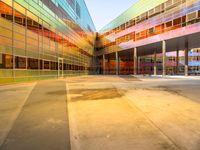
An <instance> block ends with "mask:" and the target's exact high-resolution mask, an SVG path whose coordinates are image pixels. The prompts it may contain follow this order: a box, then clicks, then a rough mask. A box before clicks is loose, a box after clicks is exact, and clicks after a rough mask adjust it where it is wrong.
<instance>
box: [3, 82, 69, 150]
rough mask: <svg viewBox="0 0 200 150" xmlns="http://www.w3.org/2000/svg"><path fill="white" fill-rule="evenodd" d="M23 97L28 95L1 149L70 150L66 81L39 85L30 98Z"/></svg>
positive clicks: (40, 83)
mask: <svg viewBox="0 0 200 150" xmlns="http://www.w3.org/2000/svg"><path fill="white" fill-rule="evenodd" d="M17 91H18V90H17ZM15 94H16V95H18V94H19V93H15ZM24 95H25V97H26V96H27V95H28V96H27V99H26V102H25V104H24V105H23V106H22V107H21V111H20V113H19V115H18V116H17V118H16V120H13V123H12V128H11V129H10V130H9V131H8V133H7V136H6V137H5V138H4V142H3V144H2V145H1V148H0V149H1V150H69V149H70V141H69V139H70V138H69V127H68V115H67V113H68V110H67V103H66V83H65V81H62V80H55V81H42V82H38V83H37V84H36V85H35V87H34V88H33V89H32V91H31V92H30V94H28V93H25V94H24ZM6 99H9V98H6V97H5V100H6ZM2 124H3V123H2Z"/></svg>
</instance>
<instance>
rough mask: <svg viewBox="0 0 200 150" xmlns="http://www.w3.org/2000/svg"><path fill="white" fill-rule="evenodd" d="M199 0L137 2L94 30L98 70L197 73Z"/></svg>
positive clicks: (199, 58) (199, 70)
mask: <svg viewBox="0 0 200 150" xmlns="http://www.w3.org/2000/svg"><path fill="white" fill-rule="evenodd" d="M199 37H200V0H139V1H138V2H137V3H136V4H134V5H133V6H132V7H130V8H129V9H128V10H127V11H125V12H124V13H123V14H122V15H120V16H119V17H117V18H116V19H114V20H113V21H112V22H111V23H109V24H108V25H106V26H105V27H104V28H103V29H102V30H101V31H100V33H99V34H98V37H97V42H96V47H97V48H96V57H97V58H98V62H97V63H96V65H97V66H98V67H97V68H98V72H99V73H101V74H150V75H153V74H154V75H159V74H160V75H186V76H187V75H200V38H199Z"/></svg>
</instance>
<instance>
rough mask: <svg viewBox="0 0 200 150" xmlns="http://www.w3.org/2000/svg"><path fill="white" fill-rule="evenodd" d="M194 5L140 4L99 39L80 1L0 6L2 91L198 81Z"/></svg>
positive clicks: (0, 0)
mask: <svg viewBox="0 0 200 150" xmlns="http://www.w3.org/2000/svg"><path fill="white" fill-rule="evenodd" d="M199 37H200V0H138V2H137V3H135V4H134V5H133V6H132V7H130V8H129V9H128V10H127V11H125V12H124V13H123V14H121V15H120V16H119V17H117V18H116V19H114V20H113V21H111V22H110V23H109V24H107V25H106V26H105V27H104V28H103V29H102V30H101V31H100V32H99V33H96V32H95V27H94V24H93V21H92V19H91V16H90V14H89V12H88V9H87V6H86V4H85V2H84V0H0V84H1V83H9V82H20V81H32V80H42V79H49V78H59V77H66V76H72V75H83V74H94V73H95V74H117V75H118V74H135V75H136V74H151V75H186V76H187V75H200V38H199Z"/></svg>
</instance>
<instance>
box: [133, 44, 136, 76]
mask: <svg viewBox="0 0 200 150" xmlns="http://www.w3.org/2000/svg"><path fill="white" fill-rule="evenodd" d="M133 61H134V75H137V48H136V47H135V48H134V59H133Z"/></svg>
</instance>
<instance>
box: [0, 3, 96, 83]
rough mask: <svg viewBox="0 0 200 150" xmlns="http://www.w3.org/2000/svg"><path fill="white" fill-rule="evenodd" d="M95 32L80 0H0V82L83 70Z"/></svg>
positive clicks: (88, 65)
mask: <svg viewBox="0 0 200 150" xmlns="http://www.w3.org/2000/svg"><path fill="white" fill-rule="evenodd" d="M95 37H96V34H95V27H94V24H93V22H92V19H91V17H90V14H89V12H88V9H87V7H86V4H85V2H84V0H0V83H9V82H19V81H30V80H42V79H48V78H58V77H63V76H69V75H80V74H88V73H89V70H90V68H91V67H92V61H93V55H94V43H95Z"/></svg>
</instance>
